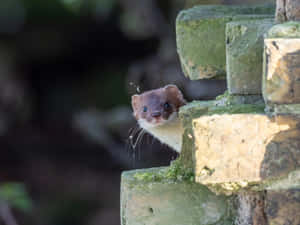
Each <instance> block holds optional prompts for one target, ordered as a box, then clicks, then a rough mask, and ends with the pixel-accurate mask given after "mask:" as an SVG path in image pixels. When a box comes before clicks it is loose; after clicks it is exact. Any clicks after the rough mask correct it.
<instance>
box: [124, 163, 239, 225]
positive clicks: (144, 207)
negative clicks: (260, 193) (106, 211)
mask: <svg viewBox="0 0 300 225" xmlns="http://www.w3.org/2000/svg"><path fill="white" fill-rule="evenodd" d="M164 170H166V168H153V169H146V170H137V171H129V172H124V173H123V174H122V183H121V221H122V222H121V224H122V225H141V224H156V225H174V224H180V225H181V224H184V225H209V224H215V225H230V224H232V222H233V220H234V216H233V215H234V214H233V211H232V210H231V207H232V205H230V203H231V201H230V198H229V197H226V196H222V195H220V196H216V195H215V194H213V193H212V192H210V191H209V190H208V189H207V188H206V187H205V186H202V185H199V184H196V183H192V182H185V181H174V180H172V181H170V180H168V179H161V180H160V179H156V178H157V177H159V176H160V175H159V173H161V172H162V173H164Z"/></svg>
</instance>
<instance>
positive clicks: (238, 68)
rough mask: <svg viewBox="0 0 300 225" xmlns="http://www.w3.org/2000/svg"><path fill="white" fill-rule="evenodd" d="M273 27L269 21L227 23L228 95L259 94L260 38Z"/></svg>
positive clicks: (261, 60) (271, 21) (260, 67)
mask: <svg viewBox="0 0 300 225" xmlns="http://www.w3.org/2000/svg"><path fill="white" fill-rule="evenodd" d="M273 24H274V21H273V19H271V18H270V19H261V20H245V21H236V22H231V23H228V24H227V26H226V60H227V63H226V66H227V86H228V91H229V93H230V94H261V82H262V68H263V67H262V62H263V46H264V41H263V35H264V34H265V33H266V32H267V31H268V30H269V29H270V27H271V26H272V25H273Z"/></svg>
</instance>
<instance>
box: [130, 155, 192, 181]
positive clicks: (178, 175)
mask: <svg viewBox="0 0 300 225" xmlns="http://www.w3.org/2000/svg"><path fill="white" fill-rule="evenodd" d="M134 178H135V179H136V180H138V181H143V182H162V181H188V182H193V181H194V179H195V176H194V172H193V170H192V169H185V168H184V167H183V166H182V164H181V162H180V160H179V159H177V160H175V161H172V162H171V165H170V166H169V167H167V168H164V169H161V170H159V171H158V172H157V171H149V172H137V173H135V174H134Z"/></svg>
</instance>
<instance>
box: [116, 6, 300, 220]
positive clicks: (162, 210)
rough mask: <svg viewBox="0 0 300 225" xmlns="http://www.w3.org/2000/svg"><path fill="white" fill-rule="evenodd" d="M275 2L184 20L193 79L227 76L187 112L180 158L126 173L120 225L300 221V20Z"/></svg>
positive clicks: (186, 64) (200, 10) (188, 72)
mask: <svg viewBox="0 0 300 225" xmlns="http://www.w3.org/2000/svg"><path fill="white" fill-rule="evenodd" d="M274 11H275V5H274V4H273V5H272V4H271V5H252V6H197V7H194V8H192V9H188V10H184V11H182V12H181V13H180V14H179V16H178V18H177V27H176V31H177V46H178V54H179V58H180V60H181V64H182V69H183V71H184V74H185V76H186V77H189V78H190V79H193V80H197V79H225V78H226V79H227V84H228V91H227V92H226V93H225V94H224V95H222V96H219V97H217V99H216V100H215V101H205V102H204V101H194V102H191V103H189V104H187V105H186V106H184V107H182V108H181V110H180V120H181V121H182V124H183V126H184V129H185V132H184V135H183V145H182V151H181V156H180V158H179V159H177V160H176V161H175V162H173V163H172V164H171V166H170V167H168V168H157V169H146V170H140V171H130V172H125V173H124V174H123V176H122V184H121V185H122V192H121V202H122V206H121V211H122V213H121V218H122V225H140V224H145V225H152V224H157V225H168V224H170V225H171V224H172V225H204V224H215V225H225V224H228V225H229V224H236V225H267V224H270V225H285V224H290V225H299V224H300V83H299V80H300V69H299V68H300V49H299V48H300V37H299V33H300V32H299V27H300V23H299V22H288V23H285V24H276V25H275V18H274Z"/></svg>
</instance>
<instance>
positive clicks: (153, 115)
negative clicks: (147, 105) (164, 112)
mask: <svg viewBox="0 0 300 225" xmlns="http://www.w3.org/2000/svg"><path fill="white" fill-rule="evenodd" d="M151 116H152V117H160V116H161V113H160V112H153V113H151Z"/></svg>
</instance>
